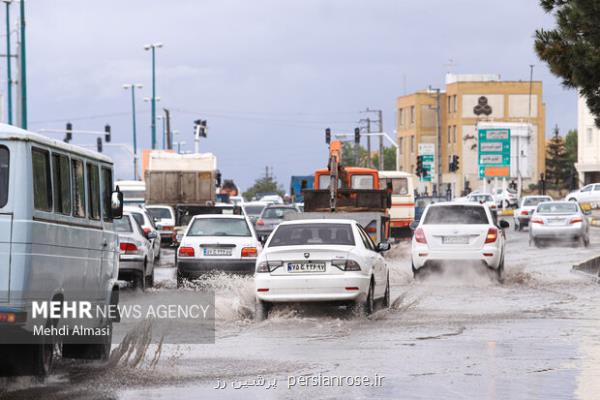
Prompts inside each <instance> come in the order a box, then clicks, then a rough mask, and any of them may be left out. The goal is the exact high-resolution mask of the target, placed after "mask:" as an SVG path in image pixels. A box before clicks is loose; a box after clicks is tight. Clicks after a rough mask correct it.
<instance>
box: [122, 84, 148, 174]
mask: <svg viewBox="0 0 600 400" xmlns="http://www.w3.org/2000/svg"><path fill="white" fill-rule="evenodd" d="M142 87H143V86H142V85H141V84H139V83H130V84H126V85H123V89H125V90H127V89H131V121H132V128H133V129H132V132H133V179H134V180H138V168H137V161H138V157H137V128H136V121H135V89H136V88H137V89H141V88H142Z"/></svg>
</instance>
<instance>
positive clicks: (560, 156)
mask: <svg viewBox="0 0 600 400" xmlns="http://www.w3.org/2000/svg"><path fill="white" fill-rule="evenodd" d="M570 176H571V169H570V167H569V160H568V159H567V150H566V148H565V141H564V139H563V138H562V136H560V134H559V131H558V128H555V129H554V135H553V136H552V139H550V140H549V141H548V143H547V144H546V180H547V181H548V182H549V183H551V184H554V185H556V186H558V187H563V186H567V185H568V179H569V178H570Z"/></svg>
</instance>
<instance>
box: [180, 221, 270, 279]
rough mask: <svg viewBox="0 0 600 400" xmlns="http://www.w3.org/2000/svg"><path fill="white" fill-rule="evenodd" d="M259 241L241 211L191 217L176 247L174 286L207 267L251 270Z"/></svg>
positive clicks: (239, 271)
mask: <svg viewBox="0 0 600 400" xmlns="http://www.w3.org/2000/svg"><path fill="white" fill-rule="evenodd" d="M260 251H261V244H260V242H259V241H258V239H257V237H256V233H255V232H254V229H252V224H250V221H248V218H246V216H244V215H235V214H203V215H196V216H194V217H193V218H192V220H191V221H190V223H189V225H188V226H187V228H186V231H185V234H184V236H183V238H182V239H181V245H180V246H179V248H178V249H177V286H181V284H182V283H183V280H184V279H194V278H198V277H200V276H202V275H203V274H205V273H207V272H211V271H217V272H230V273H253V272H254V268H255V265H256V257H257V256H258V254H259V252H260Z"/></svg>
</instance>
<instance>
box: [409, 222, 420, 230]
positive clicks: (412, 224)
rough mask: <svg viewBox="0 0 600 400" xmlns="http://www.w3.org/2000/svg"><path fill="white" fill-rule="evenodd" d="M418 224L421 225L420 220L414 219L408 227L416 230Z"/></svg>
mask: <svg viewBox="0 0 600 400" xmlns="http://www.w3.org/2000/svg"><path fill="white" fill-rule="evenodd" d="M417 226H419V221H413V222H411V223H410V225H409V226H408V227H409V228H410V230H412V231H414V230H415V229H417Z"/></svg>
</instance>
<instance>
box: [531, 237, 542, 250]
mask: <svg viewBox="0 0 600 400" xmlns="http://www.w3.org/2000/svg"><path fill="white" fill-rule="evenodd" d="M533 245H534V246H535V248H536V249H541V248H542V247H543V246H542V244H541V243H540V241H539V240H537V239H533Z"/></svg>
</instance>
